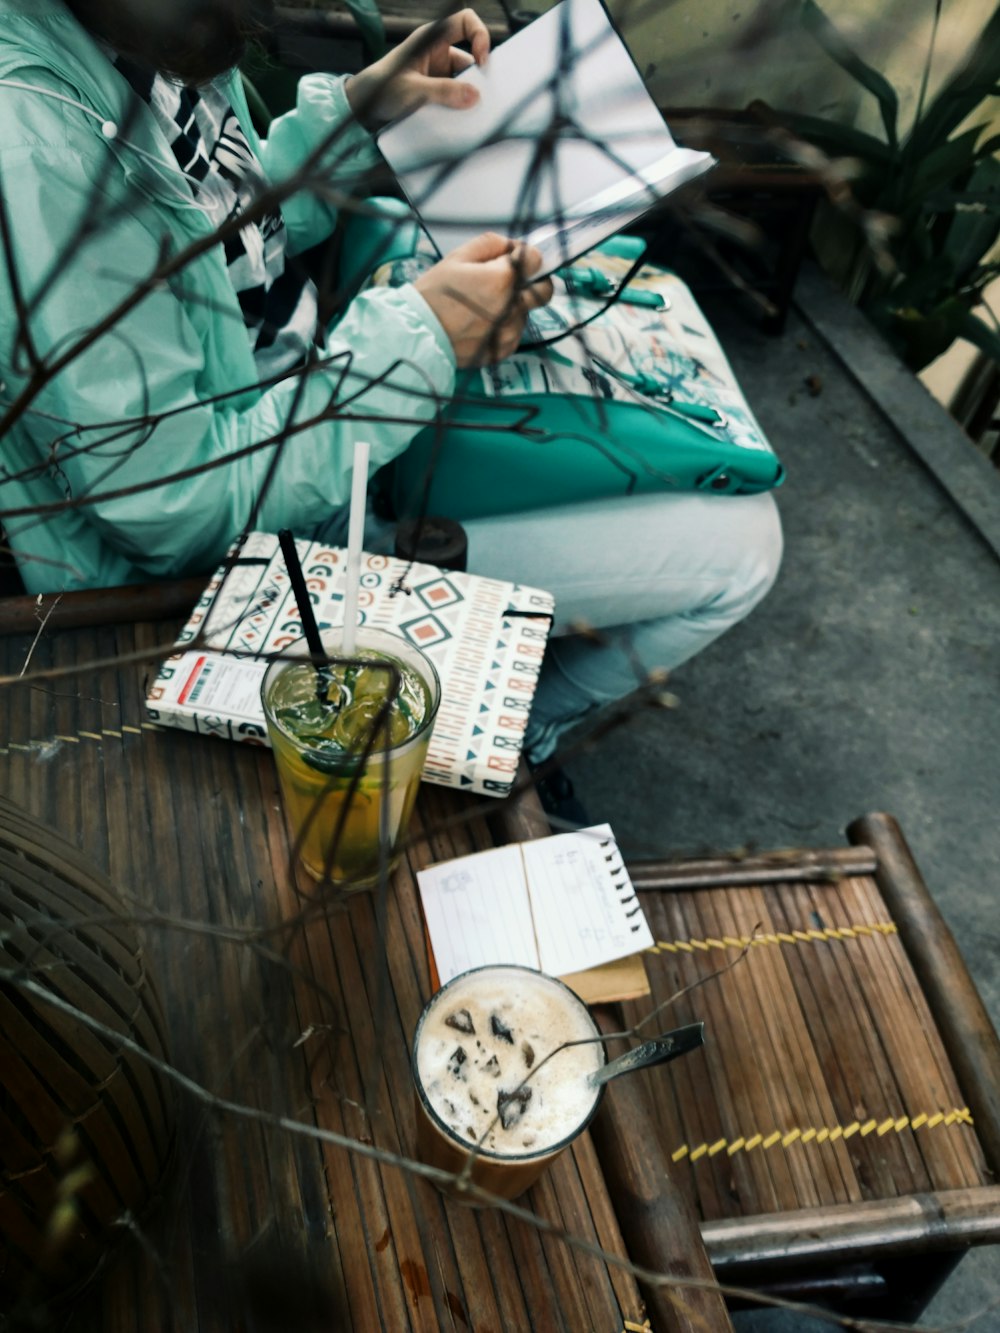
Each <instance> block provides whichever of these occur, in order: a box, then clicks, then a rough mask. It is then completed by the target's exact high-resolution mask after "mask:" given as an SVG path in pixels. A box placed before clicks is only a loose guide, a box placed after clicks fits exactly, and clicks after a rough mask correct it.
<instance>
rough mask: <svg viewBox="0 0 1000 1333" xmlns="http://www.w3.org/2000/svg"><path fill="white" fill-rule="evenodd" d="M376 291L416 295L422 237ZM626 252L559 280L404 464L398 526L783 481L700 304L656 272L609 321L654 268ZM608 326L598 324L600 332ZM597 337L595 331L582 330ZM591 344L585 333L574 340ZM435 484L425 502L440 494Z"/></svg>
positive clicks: (396, 496)
mask: <svg viewBox="0 0 1000 1333" xmlns="http://www.w3.org/2000/svg"><path fill="white" fill-rule="evenodd" d="M407 239H408V241H409V244H410V245H414V244H415V251H416V253H412V254H409V255H407V254H405V253H401V251H405V249H406V248H407V246H406V244H404V245H400V243H399V237H398V235H397V238H396V242H395V245H394V247H393V255H394V257H390V258H389V259H388V261H387V262H384V263H382V264H381V265H380V266H379V267H378V269H377V270H376V272H375V273H374V275H373V278H372V282H373V283H374V284H375V285H390V286H393V285H398V284H399V283H402V282H407V281H412V280H413V278H414V277H415V276H416V274H417V273H419V272H420V271H422V270H423V268H425V267H426V266H427V265H428V264H430V263H433V262H434V255H433V254H432V253H428V252H427V250H426V247H424V246H423V243H422V242H421V240H420V239H419V236H418V234H417V233H413V232H411V233H410V235H409V237H408V238H407ZM642 249H643V242H641V241H638V240H636V239H635V238H632V237H618V238H615V239H614V240H612V241H611V242H607V243H606V244H605V245H604V246H602V247H601V249H600V250H599V251H592V252H591V253H590V254H589V255H587V256H585V258H584V259H582V260H580V261H578V262H577V264H575V265H573V266H572V268H570V269H569V270H567V271H565V273H564V274H563V275H562V276H560V277H558V278H557V279H556V284H555V285H556V293H555V295H554V297H553V300H552V303H551V304H550V305H549V306H547V307H545V308H544V309H542V310H539V311H536V312H535V313H534V314H533V315H532V317H531V322H530V325H529V329H528V331H527V334H526V342H530V341H533V342H535V343H536V344H537V345H536V347H534V348H532V347H530V346H525V345H524V344H522V348H521V350H520V351H519V352H517V353H516V354H515V355H514V356H512V357H509V358H507V360H505V361H503V362H501V363H500V364H498V365H496V366H489V367H486V368H484V369H482V370H475V371H469V372H464V373H463V374H462V375H460V376H459V383H458V388H457V390H456V394H455V397H454V399H453V401H452V402H451V403H450V405H449V406H448V408H447V409H446V411H445V413H444V414H443V416H442V418H441V419H440V420H439V421H438V422H436V423H434V424H433V425H430V426H427V427H426V428H425V429H424V430H422V431H421V432H420V434H419V435H418V436H417V437H416V439H415V440H414V441H413V443H412V444H411V445H410V446H409V448H408V449H407V450H406V451H405V453H403V454H402V455H400V456H399V457H398V458H397V459H396V460H395V462H394V463H393V464H392V477H391V495H392V502H393V508H394V510H395V513H396V515H397V517H399V518H407V517H411V516H413V515H414V514H416V513H417V512H419V511H420V509H421V508H422V507H423V506H424V503H425V498H426V508H425V509H424V512H430V513H435V514H443V515H447V516H448V517H450V518H455V519H471V518H480V517H484V516H487V515H491V514H500V513H510V512H521V511H524V510H528V509H539V508H547V507H549V506H551V505H559V504H571V503H575V502H578V501H585V500H593V499H601V498H604V497H609V496H617V495H638V494H642V493H644V492H647V491H663V490H681V491H696V490H702V491H713V492H718V493H720V494H744V495H745V494H750V493H753V492H755V491H764V490H769V489H771V488H773V487H775V486H777V485H779V484H780V483H781V481H782V479H783V476H784V469H783V468H782V465H781V463H780V462H779V460H778V459H777V457H776V456H775V453H774V450H773V449H772V448H771V445H770V444H769V442H768V440H767V438H766V436H765V435H764V433H763V431H762V430H761V428H760V426H759V425H758V423H757V421H756V419H755V418H754V416H753V413H752V411H751V409H750V407H749V405H748V403H747V401H746V399H745V397H744V395H743V393H742V391H741V390H740V387H739V385H738V384H737V382H736V378H735V376H734V375H733V372H732V370H731V368H730V366H729V363H728V361H727V360H726V358H725V356H724V354H723V352H722V349H721V347H720V346H719V343H718V340H717V338H716V337H715V334H714V332H713V330H712V328H711V326H710V325H709V323H708V321H707V320H706V319H705V317H704V315H703V314H702V312H701V310H700V309H699V307H698V305H697V303H696V302H695V300H694V298H693V296H692V295H691V292H690V290H689V289H688V288H687V286H686V285H685V284H684V283H683V282H682V281H681V279H680V278H678V277H677V276H676V275H675V274H673V273H670V272H668V271H667V270H665V269H661V268H657V267H655V266H652V265H644V266H642V267H641V268H640V269H639V271H638V272H637V273H636V274H635V276H634V278H632V280H631V281H629V282H628V286H627V287H626V288H625V289H624V291H625V297H624V299H620V300H618V301H615V302H614V303H613V304H611V305H610V306H608V308H607V309H604V310H603V311H602V307H603V306H604V305H606V304H607V300H608V296H609V294H610V293H612V292H613V291H615V290H616V289H617V288H618V286H619V284H620V283H621V282H622V281H623V280H625V279H626V278H627V277H628V275H629V273H630V271H631V270H632V269H633V268H634V266H635V263H636V260H637V259H639V258H641V255H642ZM595 315H596V317H595ZM580 326H582V327H580ZM573 329H579V333H573V332H571V330H573ZM428 485H429V490H428V491H427V494H426V497H425V488H427V487H428Z"/></svg>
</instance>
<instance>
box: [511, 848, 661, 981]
mask: <svg viewBox="0 0 1000 1333" xmlns="http://www.w3.org/2000/svg"><path fill="white" fill-rule="evenodd" d="M521 853H522V855H523V857H524V867H525V877H526V879H527V883H528V896H529V898H530V900H531V915H532V920H533V921H534V923H535V938H536V939H537V941H538V957H539V965H540V967H541V970H542V971H543V972H548V973H549V975H550V976H553V977H561V976H564V975H565V974H566V973H568V972H582V971H583V970H584V969H585V968H588V967H597V966H598V965H599V964H600V963H610V962H611V961H612V960H613V959H615V958H625V957H627V956H628V955H629V954H632V953H637V952H638V951H639V950H640V949H646V948H649V946H650V945H651V944H652V943H653V937H652V935H651V934H650V932H649V927H648V925H647V924H646V917H645V914H644V912H643V910H642V908H641V906H640V905H639V899H638V898H637V897H636V895H635V889H634V888H633V887H632V881H631V880H630V879H629V875H628V871H627V870H626V869H625V863H624V861H623V860H622V856H621V853H620V852H619V850H618V844H617V843H616V842H615V838H614V834H613V833H612V832H611V828H610V826H609V825H608V824H599V825H596V826H595V827H594V828H590V829H581V830H580V831H579V832H577V833H558V834H556V835H555V836H554V837H551V838H539V839H537V840H536V841H534V842H525V843H522V844H521Z"/></svg>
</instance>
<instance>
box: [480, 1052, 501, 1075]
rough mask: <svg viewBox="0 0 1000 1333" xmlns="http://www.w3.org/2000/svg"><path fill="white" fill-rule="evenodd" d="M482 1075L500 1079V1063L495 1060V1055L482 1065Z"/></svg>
mask: <svg viewBox="0 0 1000 1333" xmlns="http://www.w3.org/2000/svg"><path fill="white" fill-rule="evenodd" d="M483 1073H484V1074H489V1076H490V1077H491V1078H499V1077H500V1061H499V1060H498V1059H497V1058H496V1056H495V1055H491V1056H490V1058H489V1059H488V1060H487V1061H486V1063H485V1064H484V1065H483Z"/></svg>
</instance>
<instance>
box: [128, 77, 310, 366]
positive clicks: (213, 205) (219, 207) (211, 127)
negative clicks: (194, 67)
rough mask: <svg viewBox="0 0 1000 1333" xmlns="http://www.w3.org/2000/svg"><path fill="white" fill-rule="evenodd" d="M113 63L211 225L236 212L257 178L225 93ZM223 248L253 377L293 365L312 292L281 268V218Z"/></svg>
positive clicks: (295, 273) (290, 268)
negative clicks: (159, 132) (152, 122)
mask: <svg viewBox="0 0 1000 1333" xmlns="http://www.w3.org/2000/svg"><path fill="white" fill-rule="evenodd" d="M114 63H115V66H116V67H117V69H118V70H119V72H120V73H121V74H122V75H124V77H125V78H126V79H127V80H128V82H129V83H130V84H131V86H132V88H133V89H134V90H135V92H136V93H137V94H138V96H139V97H141V98H142V100H143V101H144V102H146V103H147V104H148V106H149V107H150V109H151V111H152V112H153V115H154V116H155V117H156V120H157V123H158V125H159V127H160V129H161V130H162V132H163V134H164V135H165V136H166V138H167V141H168V142H169V144H170V146H171V148H172V149H173V153H174V157H175V158H176V160H177V165H178V166H179V167H180V169H181V171H182V172H183V173H184V175H185V177H186V178H187V180H188V183H189V184H190V187H191V192H192V195H193V196H194V199H195V201H196V203H197V204H198V205H199V206H200V207H202V208H204V209H205V210H206V211H207V213H208V216H209V218H210V220H211V222H212V225H213V226H215V227H219V226H221V225H222V224H223V223H224V222H226V221H228V220H229V219H230V218H231V217H234V216H236V215H238V214H240V213H242V212H243V211H244V210H245V209H246V208H247V207H248V206H249V204H250V203H251V202H252V201H253V199H254V197H255V194H256V191H257V188H258V186H259V184H260V182H261V181H262V176H261V173H260V167H259V165H258V163H257V160H256V158H255V157H254V155H253V151H252V150H251V148H250V145H249V143H248V142H247V139H246V135H245V134H244V133H243V130H242V128H241V126H240V123H239V121H238V120H237V118H236V113H235V112H234V111H233V108H232V106H231V105H230V104H229V100H228V99H227V98H226V97H225V95H224V94H223V93H222V92H221V91H220V90H219V89H218V88H217V87H216V86H215V85H214V84H208V85H206V86H204V87H201V88H185V87H183V86H182V85H180V84H177V83H172V82H171V81H170V80H168V79H165V78H163V77H162V76H161V75H159V74H154V73H153V72H152V71H150V70H145V69H142V68H140V67H139V66H137V65H134V64H132V63H131V62H130V61H127V60H125V59H124V58H123V57H122V56H114ZM225 249H226V263H227V265H228V268H229V276H230V278H231V280H232V283H233V287H234V288H235V291H236V294H237V297H238V299H239V303H240V308H241V309H242V311H243V320H244V323H245V324H246V327H247V333H248V335H249V337H250V340H251V343H252V344H253V350H254V359H255V361H256V364H257V369H258V371H259V373H260V377H261V379H265V378H267V377H269V376H273V375H276V374H281V373H282V372H285V371H289V370H291V369H293V368H294V367H295V366H297V365H300V364H301V363H302V361H303V360H304V359H305V356H306V353H307V350H308V348H309V347H310V346H311V345H312V344H313V342H314V340H315V334H316V310H317V306H316V289H315V287H314V285H313V283H312V281H311V279H310V278H309V277H308V276H307V275H306V273H305V272H303V271H302V269H301V267H300V266H299V265H297V264H295V263H289V264H287V265H286V255H285V224H284V222H283V220H282V217H281V213H280V212H279V211H278V210H277V209H275V210H274V211H273V212H271V213H268V214H266V215H265V216H263V217H262V218H260V219H259V221H257V222H253V223H249V224H248V225H247V226H246V227H244V228H243V229H242V230H241V231H239V232H237V233H236V234H234V235H232V236H230V238H229V240H228V241H227V242H226V243H225Z"/></svg>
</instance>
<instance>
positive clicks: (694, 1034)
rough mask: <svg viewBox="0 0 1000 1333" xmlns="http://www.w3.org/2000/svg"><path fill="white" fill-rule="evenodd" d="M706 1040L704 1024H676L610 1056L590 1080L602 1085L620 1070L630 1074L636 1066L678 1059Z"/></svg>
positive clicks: (614, 1076)
mask: <svg viewBox="0 0 1000 1333" xmlns="http://www.w3.org/2000/svg"><path fill="white" fill-rule="evenodd" d="M704 1041H705V1024H704V1023H689V1024H688V1026H687V1027H683V1028H675V1029H674V1031H673V1032H664V1033H661V1035H660V1036H659V1037H651V1038H650V1040H649V1041H644V1042H643V1043H642V1045H641V1046H633V1048H632V1049H631V1050H630V1051H626V1052H625V1054H624V1055H619V1056H616V1057H615V1059H614V1060H609V1061H608V1063H607V1064H606V1065H602V1067H601V1068H600V1069H598V1070H596V1071H595V1072H594V1073H593V1074H591V1076H590V1081H591V1083H593V1084H594V1086H595V1087H599V1086H600V1085H601V1084H602V1083H607V1082H608V1081H609V1079H613V1078H617V1077H618V1075H619V1074H630V1073H631V1072H632V1070H633V1069H648V1068H649V1067H650V1065H662V1064H666V1062H667V1061H668V1060H676V1058H677V1057H678V1056H679V1055H686V1054H687V1052H688V1051H694V1050H697V1048H698V1047H699V1046H701V1045H703V1044H704Z"/></svg>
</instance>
